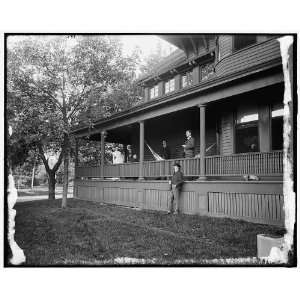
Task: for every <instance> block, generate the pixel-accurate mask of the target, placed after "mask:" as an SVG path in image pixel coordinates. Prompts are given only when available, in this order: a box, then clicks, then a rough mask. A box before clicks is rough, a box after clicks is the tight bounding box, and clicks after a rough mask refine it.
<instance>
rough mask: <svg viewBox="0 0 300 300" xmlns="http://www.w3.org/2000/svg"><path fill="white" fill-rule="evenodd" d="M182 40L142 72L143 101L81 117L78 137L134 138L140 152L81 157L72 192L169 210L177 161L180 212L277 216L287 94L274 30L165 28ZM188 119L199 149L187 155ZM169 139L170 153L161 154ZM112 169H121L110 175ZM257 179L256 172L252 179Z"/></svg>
mask: <svg viewBox="0 0 300 300" xmlns="http://www.w3.org/2000/svg"><path fill="white" fill-rule="evenodd" d="M161 38H163V39H165V40H167V41H169V42H170V43H172V44H173V45H175V46H177V47H178V50H176V51H175V52H173V53H172V54H171V55H170V56H168V57H167V58H166V59H165V60H164V62H163V63H162V64H160V65H159V66H158V67H157V69H156V71H155V73H153V74H150V75H148V76H145V77H143V78H141V79H140V80H139V82H138V84H140V85H141V86H142V87H143V89H144V102H143V103H142V104H140V105H137V106H135V107H133V108H131V109H130V110H127V111H122V112H120V113H116V114H114V115H112V116H111V117H108V118H105V119H100V120H98V121H97V122H96V123H95V125H94V128H93V129H90V128H88V127H80V128H78V129H76V130H75V131H74V135H75V137H76V139H80V138H86V137H87V136H88V137H89V139H91V140H96V141H99V147H101V149H104V146H105V143H106V142H110V143H119V144H124V145H131V147H132V151H133V153H136V154H137V157H138V161H137V162H128V163H123V164H106V163H105V161H104V151H101V163H100V164H99V165H94V166H90V165H88V166H87V165H84V164H82V163H81V162H79V161H78V159H76V169H75V184H74V197H75V198H79V199H84V200H91V201H98V202H105V203H111V204H116V205H123V206H129V207H137V208H141V209H150V210H159V211H167V210H168V206H169V201H170V200H169V185H168V181H167V180H166V179H167V178H168V177H169V176H171V175H172V172H173V169H172V165H173V163H174V162H175V161H176V162H179V163H180V164H181V166H182V171H183V173H184V176H185V179H186V181H185V183H184V185H183V190H182V192H181V195H180V212H181V213H185V214H199V215H210V216H226V217H232V218H239V219H244V220H248V221H252V222H259V223H267V224H278V225H282V224H283V222H284V212H283V94H284V77H283V71H282V59H281V53H280V43H279V41H278V36H275V35H211V34H209V35H208V34H205V35H200V34H195V35H163V36H161ZM187 129H190V130H191V131H192V135H193V137H194V138H195V141H196V149H195V152H196V153H195V157H193V158H184V157H183V148H182V144H183V143H184V141H185V132H186V130H187ZM162 140H166V141H167V144H168V146H169V147H170V152H171V153H170V155H171V157H170V159H168V160H161V161H160V160H155V159H154V157H153V155H152V153H151V151H150V150H149V148H148V146H147V144H148V145H149V146H150V147H151V148H152V149H153V150H154V151H155V152H156V153H158V154H160V151H161V143H162ZM112 178H118V179H117V180H112ZM251 178H252V179H255V180H249V179H251Z"/></svg>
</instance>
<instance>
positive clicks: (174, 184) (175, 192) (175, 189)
mask: <svg viewBox="0 0 300 300" xmlns="http://www.w3.org/2000/svg"><path fill="white" fill-rule="evenodd" d="M173 167H174V173H173V176H172V179H171V180H170V181H169V184H170V186H171V204H170V211H169V212H168V213H169V214H170V213H172V212H173V213H174V215H177V214H178V212H179V194H180V191H181V187H182V184H183V173H182V172H181V171H180V168H181V166H180V164H178V163H175V164H174V165H173Z"/></svg>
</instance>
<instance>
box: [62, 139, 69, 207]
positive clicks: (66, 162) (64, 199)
mask: <svg viewBox="0 0 300 300" xmlns="http://www.w3.org/2000/svg"><path fill="white" fill-rule="evenodd" d="M63 152H64V176H63V197H62V203H61V207H62V208H65V207H67V197H68V186H69V157H70V140H69V137H68V136H67V134H65V137H64V149H63Z"/></svg>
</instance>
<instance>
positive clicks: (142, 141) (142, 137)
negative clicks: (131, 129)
mask: <svg viewBox="0 0 300 300" xmlns="http://www.w3.org/2000/svg"><path fill="white" fill-rule="evenodd" d="M144 147H145V124H144V121H140V165H139V180H143V179H144V174H143V164H144Z"/></svg>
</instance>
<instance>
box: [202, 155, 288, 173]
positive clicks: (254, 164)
mask: <svg viewBox="0 0 300 300" xmlns="http://www.w3.org/2000/svg"><path fill="white" fill-rule="evenodd" d="M205 173H206V175H207V176H214V175H217V176H221V175H245V174H257V175H268V174H282V173H283V152H282V151H273V152H254V153H241V154H234V155H228V156H227V155H226V156H220V155H217V156H207V157H206V158H205Z"/></svg>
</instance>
